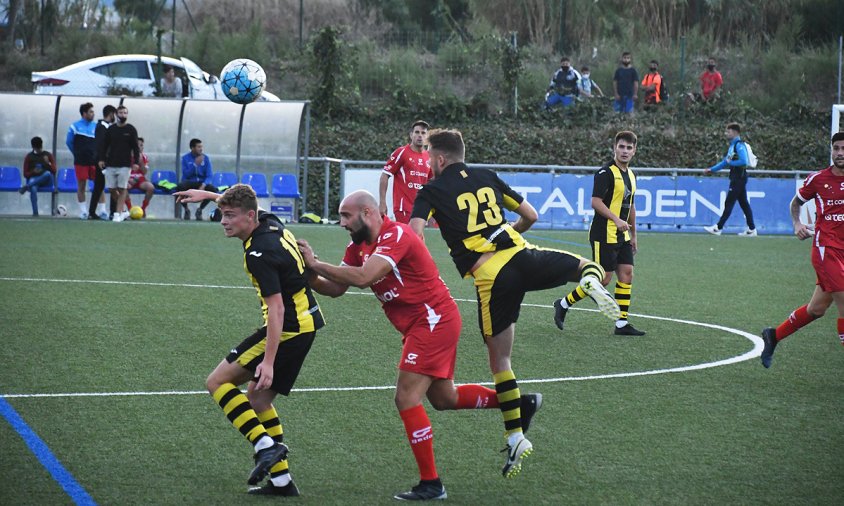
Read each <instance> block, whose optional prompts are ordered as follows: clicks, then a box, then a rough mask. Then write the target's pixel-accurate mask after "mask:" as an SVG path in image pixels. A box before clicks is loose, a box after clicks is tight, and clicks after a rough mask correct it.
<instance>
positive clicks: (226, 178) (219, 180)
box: [211, 172, 237, 189]
mask: <svg viewBox="0 0 844 506" xmlns="http://www.w3.org/2000/svg"><path fill="white" fill-rule="evenodd" d="M211 184H213V185H214V186H216V187H217V188H223V189H225V188H228V187H229V186H232V185H234V184H237V174H235V173H234V172H215V173H214V175H213V176H211Z"/></svg>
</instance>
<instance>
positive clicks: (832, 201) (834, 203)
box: [826, 183, 844, 206]
mask: <svg viewBox="0 0 844 506" xmlns="http://www.w3.org/2000/svg"><path fill="white" fill-rule="evenodd" d="M842 184H844V183H842ZM842 204H844V199H841V200H835V199H829V200H827V201H826V205H828V206H840V205H842Z"/></svg>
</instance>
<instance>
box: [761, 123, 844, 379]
mask: <svg viewBox="0 0 844 506" xmlns="http://www.w3.org/2000/svg"><path fill="white" fill-rule="evenodd" d="M832 162H833V164H832V165H831V166H829V167H827V168H825V169H823V170H820V171H818V172H814V173H812V174H809V176H808V177H807V178H806V180H805V181H804V182H803V186H802V187H800V189H799V190H797V195H795V196H794V198H793V199H792V200H791V205H790V206H789V208H790V210H791V221H792V224H793V225H794V235H796V236H797V238H798V239H800V240H801V241H802V240H804V239H808V238H809V237H814V239H813V241H812V266H813V267H814V268H815V274H816V275H817V283H816V286H815V291H814V293H812V298H811V299H810V300H809V303H808V304H805V305H803V306H801V307H799V308H797V309H795V310H794V312H792V313H791V315H790V316H789V317H788V318H787V319H786V320H785V321H784V322H782V323H781V324H780V325H779V327H777V328H771V327H769V328H766V329H765V330H763V331H762V340H763V341H764V342H765V347H764V348H763V350H762V355H761V359H762V365H763V366H765V367H766V368H767V367H771V362H772V361H773V360H774V350H775V349H776V347H777V344H778V343H779V342H780V341H782V340H783V339H785V338H786V337H788V336H790V335H791V334H793V333H795V332H797V330H799V329H800V328H802V327H804V326H806V325H808V324H810V323H812V322H813V321H815V320H817V319H818V318H820V317H821V316H823V315H824V313H826V310H827V309H828V308H829V306H831V305H832V303H833V302H834V303H835V306H836V307H837V308H838V339H839V340H840V341H841V344H842V345H844V132H838V133H836V134H835V135H833V136H832ZM810 200H814V201H815V209H816V210H817V213H818V214H817V219H815V229H814V234H813V233H812V232H813V230H812V228H811V227H810V226H809V225H806V224H805V223H803V222H802V221H801V220H800V208H801V207H802V206H803V204H805V203H806V202H808V201H810Z"/></svg>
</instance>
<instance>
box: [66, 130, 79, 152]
mask: <svg viewBox="0 0 844 506" xmlns="http://www.w3.org/2000/svg"><path fill="white" fill-rule="evenodd" d="M75 136H76V134H75V133H74V131H73V125H70V128H68V129H67V135H66V136H65V138H64V143H65V145H66V146H67V149H68V151H70V154H71V155H72V154H73V138H74V137H75Z"/></svg>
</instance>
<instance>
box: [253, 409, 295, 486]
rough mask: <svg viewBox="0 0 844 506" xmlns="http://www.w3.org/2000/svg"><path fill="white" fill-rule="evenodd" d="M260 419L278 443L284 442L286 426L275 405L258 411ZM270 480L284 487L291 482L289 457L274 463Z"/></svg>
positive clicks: (268, 433) (269, 434)
mask: <svg viewBox="0 0 844 506" xmlns="http://www.w3.org/2000/svg"><path fill="white" fill-rule="evenodd" d="M258 420H259V421H260V422H261V425H263V426H264V428H265V429H266V430H267V435H268V436H270V437H271V438H273V440H274V441H275V442H276V443H283V442H284V428H283V427H282V426H281V420H279V419H278V413H277V412H276V410H275V408H274V407H272V406H270V409H268V410H266V411H262V412H260V413H258ZM270 480H272V482H273V485H275V486H277V487H283V486H285V485H287V484H288V483H290V466H289V465H288V463H287V459H284V460H282V461H280V462H276V463H275V464H273V467H271V468H270Z"/></svg>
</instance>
